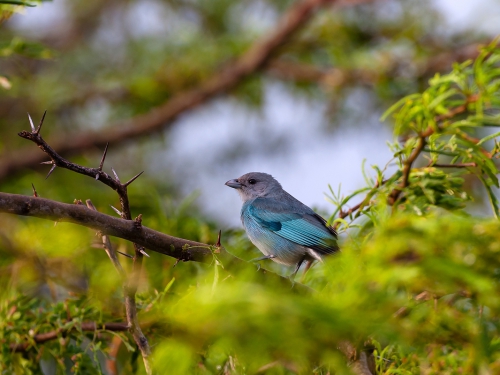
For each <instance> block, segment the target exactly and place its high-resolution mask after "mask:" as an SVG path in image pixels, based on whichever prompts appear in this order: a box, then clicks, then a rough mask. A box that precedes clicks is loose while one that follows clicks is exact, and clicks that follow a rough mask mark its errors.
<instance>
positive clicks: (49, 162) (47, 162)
mask: <svg viewBox="0 0 500 375" xmlns="http://www.w3.org/2000/svg"><path fill="white" fill-rule="evenodd" d="M40 164H49V165H52V164H54V160H49V161H42V162H41V163H40Z"/></svg>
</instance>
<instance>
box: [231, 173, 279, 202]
mask: <svg viewBox="0 0 500 375" xmlns="http://www.w3.org/2000/svg"><path fill="white" fill-rule="evenodd" d="M226 185H227V186H229V187H232V188H233V189H236V190H237V191H238V193H239V194H240V196H241V199H243V201H244V202H245V201H247V200H250V199H254V198H258V197H266V196H271V195H273V194H274V193H277V192H279V191H281V185H280V183H279V182H278V181H276V180H275V179H274V178H273V176H271V175H270V174H267V173H261V172H250V173H247V174H244V175H243V176H241V177H238V178H235V179H234V180H229V181H228V182H226Z"/></svg>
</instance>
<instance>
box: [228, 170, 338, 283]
mask: <svg viewBox="0 0 500 375" xmlns="http://www.w3.org/2000/svg"><path fill="white" fill-rule="evenodd" d="M226 185H227V186H229V187H231V188H234V189H236V190H237V191H238V193H239V195H240V197H241V199H242V200H243V206H242V207H241V222H242V224H243V227H244V228H245V231H246V233H247V236H248V237H249V239H250V241H252V243H253V244H254V245H255V246H256V247H257V248H258V249H259V250H260V251H261V252H262V254H264V256H263V257H260V258H256V259H253V261H260V260H264V259H271V260H273V261H274V262H277V263H280V264H284V265H287V266H293V265H294V266H295V270H294V272H293V273H292V274H291V275H290V277H291V278H292V280H293V278H294V277H295V275H296V274H297V272H298V271H299V268H300V266H301V265H302V263H303V262H306V267H305V269H304V275H305V273H306V272H307V270H308V269H309V268H310V267H311V265H312V263H313V262H314V261H319V262H322V259H323V257H324V256H326V255H330V254H333V253H337V252H338V251H339V247H338V244H337V233H336V231H335V229H333V228H332V227H331V226H329V225H328V224H327V221H326V220H325V219H324V218H322V217H321V216H320V215H318V214H317V213H316V212H314V211H313V210H312V209H311V208H309V207H308V206H306V205H305V204H303V203H302V202H300V201H299V200H297V199H296V198H294V197H293V196H291V195H290V194H289V193H287V192H286V191H285V190H283V188H282V187H281V184H280V183H279V182H278V181H277V180H276V179H275V178H274V177H273V176H271V175H270V174H267V173H262V172H250V173H247V174H244V175H243V176H241V177H238V178H236V179H232V180H229V181H227V182H226Z"/></svg>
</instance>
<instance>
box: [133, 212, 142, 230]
mask: <svg viewBox="0 0 500 375" xmlns="http://www.w3.org/2000/svg"><path fill="white" fill-rule="evenodd" d="M134 227H135V229H141V228H142V214H139V216H137V217H136V218H135V220H134Z"/></svg>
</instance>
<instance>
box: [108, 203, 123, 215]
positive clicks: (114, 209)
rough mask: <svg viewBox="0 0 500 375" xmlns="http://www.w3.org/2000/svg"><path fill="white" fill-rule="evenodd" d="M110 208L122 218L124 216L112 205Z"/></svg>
mask: <svg viewBox="0 0 500 375" xmlns="http://www.w3.org/2000/svg"><path fill="white" fill-rule="evenodd" d="M109 207H111V208H112V209H113V211H115V212H116V213H117V214H118V215H120V217H121V216H122V213H121V212H120V210H119V209H118V208H114V207H113V206H112V205H109Z"/></svg>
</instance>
